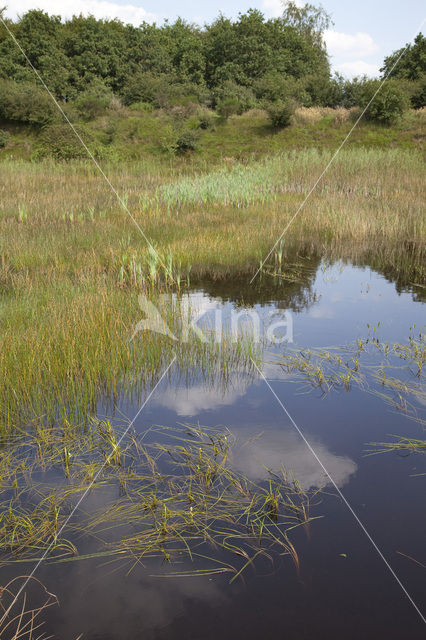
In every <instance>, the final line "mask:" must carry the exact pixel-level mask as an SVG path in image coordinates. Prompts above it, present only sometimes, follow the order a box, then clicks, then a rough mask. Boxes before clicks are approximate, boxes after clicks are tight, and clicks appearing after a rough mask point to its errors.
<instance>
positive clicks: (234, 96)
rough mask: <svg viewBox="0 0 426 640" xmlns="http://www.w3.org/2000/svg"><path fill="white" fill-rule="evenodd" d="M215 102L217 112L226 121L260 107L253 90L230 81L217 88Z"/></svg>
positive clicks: (214, 94)
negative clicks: (230, 117)
mask: <svg viewBox="0 0 426 640" xmlns="http://www.w3.org/2000/svg"><path fill="white" fill-rule="evenodd" d="M213 102H214V105H215V107H216V110H217V112H218V113H219V114H220V115H221V116H222V117H223V118H225V119H226V118H228V117H229V116H231V115H234V114H238V115H241V114H242V113H244V112H245V111H249V110H250V109H254V108H255V107H257V106H258V103H257V101H256V98H255V95H254V93H253V91H252V90H251V89H249V88H248V87H243V86H242V85H239V84H237V83H236V82H232V81H230V80H228V81H226V82H224V83H223V84H222V85H220V86H218V87H215V89H214V90H213Z"/></svg>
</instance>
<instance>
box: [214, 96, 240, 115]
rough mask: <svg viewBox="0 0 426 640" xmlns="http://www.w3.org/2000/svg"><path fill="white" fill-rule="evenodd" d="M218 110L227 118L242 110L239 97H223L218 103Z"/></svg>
mask: <svg viewBox="0 0 426 640" xmlns="http://www.w3.org/2000/svg"><path fill="white" fill-rule="evenodd" d="M216 110H217V112H218V114H219V115H220V116H222V118H224V119H225V120H227V119H228V118H229V116H233V115H234V114H235V113H238V112H239V111H240V103H239V101H238V98H231V97H229V98H222V100H219V102H218V103H217V105H216Z"/></svg>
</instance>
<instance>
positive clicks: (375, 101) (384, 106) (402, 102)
mask: <svg viewBox="0 0 426 640" xmlns="http://www.w3.org/2000/svg"><path fill="white" fill-rule="evenodd" d="M379 87H380V80H365V81H364V82H363V83H362V84H361V85H360V87H359V97H358V104H359V106H360V107H361V108H362V109H364V108H365V107H367V105H369V106H368V108H367V111H366V112H365V118H366V119H367V120H371V121H373V122H378V123H379V124H384V125H391V124H394V123H395V122H396V121H397V120H398V118H399V117H400V116H401V115H402V114H403V112H404V111H405V110H406V109H407V108H408V107H409V100H408V97H407V94H406V93H405V91H404V90H403V89H402V88H401V85H400V84H399V83H398V81H397V80H389V81H388V82H386V83H385V84H384V85H383V86H382V87H381V88H380V91H379V92H378V93H376V92H377V89H379ZM375 94H376V95H375ZM371 100H372V102H371V104H369V103H370V101H371Z"/></svg>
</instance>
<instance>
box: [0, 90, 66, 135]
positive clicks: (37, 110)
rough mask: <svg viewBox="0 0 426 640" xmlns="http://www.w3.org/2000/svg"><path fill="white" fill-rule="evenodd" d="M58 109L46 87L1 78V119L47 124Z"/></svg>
mask: <svg viewBox="0 0 426 640" xmlns="http://www.w3.org/2000/svg"><path fill="white" fill-rule="evenodd" d="M57 114H58V110H57V107H55V105H54V103H53V101H52V99H51V98H50V96H49V94H48V93H47V92H46V90H45V89H43V88H42V87H39V86H38V85H36V84H33V83H31V82H22V83H18V82H14V81H12V80H0V119H1V120H6V121H12V122H21V123H23V124H33V125H39V126H42V125H46V124H48V123H49V122H52V121H53V120H54V119H55V118H57Z"/></svg>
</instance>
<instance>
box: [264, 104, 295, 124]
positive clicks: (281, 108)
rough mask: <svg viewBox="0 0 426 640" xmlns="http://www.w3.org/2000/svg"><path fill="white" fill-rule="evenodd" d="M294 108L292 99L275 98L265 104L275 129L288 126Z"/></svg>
mask: <svg viewBox="0 0 426 640" xmlns="http://www.w3.org/2000/svg"><path fill="white" fill-rule="evenodd" d="M295 110H296V105H295V103H294V102H293V101H292V100H277V101H276V102H269V103H267V104H266V111H267V113H268V116H269V119H270V121H271V123H272V125H273V126H274V127H276V128H277V129H283V128H284V127H288V126H289V124H290V122H291V117H292V115H293V114H294V112H295Z"/></svg>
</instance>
